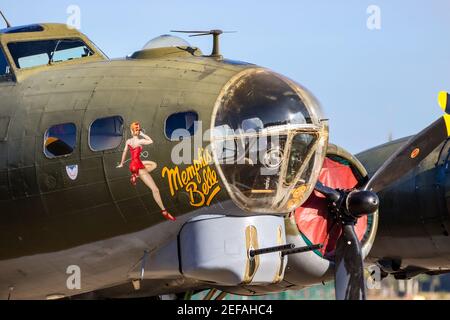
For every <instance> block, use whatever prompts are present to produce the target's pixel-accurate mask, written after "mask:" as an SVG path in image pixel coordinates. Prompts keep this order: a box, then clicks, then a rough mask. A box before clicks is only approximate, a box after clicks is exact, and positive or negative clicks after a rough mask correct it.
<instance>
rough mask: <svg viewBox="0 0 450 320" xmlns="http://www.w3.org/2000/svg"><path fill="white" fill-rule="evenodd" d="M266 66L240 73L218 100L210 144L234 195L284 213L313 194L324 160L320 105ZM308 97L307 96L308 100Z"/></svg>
mask: <svg viewBox="0 0 450 320" xmlns="http://www.w3.org/2000/svg"><path fill="white" fill-rule="evenodd" d="M308 94H309V93H308V92H306V91H303V92H302V89H301V88H300V87H296V86H295V85H293V84H291V83H289V82H288V81H287V80H286V79H283V78H282V77H280V76H278V75H275V74H273V73H271V72H269V71H266V70H259V71H255V72H253V73H252V72H250V73H246V74H244V75H242V76H241V77H239V78H238V79H236V80H235V81H234V82H233V83H231V84H230V86H229V87H228V88H227V90H225V92H224V94H223V96H222V97H221V98H220V99H219V100H218V103H217V104H216V110H215V111H216V112H215V115H214V118H213V122H212V123H213V128H212V129H213V130H212V137H211V139H212V146H213V154H214V159H215V161H216V166H217V167H218V171H219V173H220V175H221V177H222V179H223V182H224V184H225V185H226V188H227V190H228V192H229V193H230V196H231V198H232V199H233V200H234V201H235V202H236V203H237V204H238V206H240V207H241V208H244V209H246V210H249V211H253V212H279V213H285V212H288V211H291V210H293V209H295V208H296V207H298V206H299V205H300V204H301V203H302V202H304V200H306V198H307V197H308V196H309V194H310V192H311V191H312V188H313V186H314V184H315V182H316V180H317V176H318V172H319V170H320V165H321V163H322V162H323V158H324V148H325V146H326V137H327V132H326V128H325V126H324V125H323V124H322V123H321V122H320V121H319V117H318V114H317V113H318V112H319V110H320V107H319V106H318V105H315V100H314V99H313V98H312V97H310V96H307V97H306V98H307V99H304V98H303V97H302V96H305V95H308ZM308 98H309V99H308Z"/></svg>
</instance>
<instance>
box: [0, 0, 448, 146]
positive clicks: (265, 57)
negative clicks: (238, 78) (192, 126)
mask: <svg viewBox="0 0 450 320" xmlns="http://www.w3.org/2000/svg"><path fill="white" fill-rule="evenodd" d="M72 4H74V5H78V6H79V7H80V9H81V31H82V32H84V33H86V34H87V35H88V36H89V37H90V38H91V39H92V40H93V41H94V42H95V43H96V44H97V45H98V46H99V47H100V48H101V49H102V50H103V51H105V52H106V53H107V54H108V55H109V56H110V57H122V56H125V55H127V54H129V53H132V52H133V51H135V50H138V49H140V48H141V47H142V46H143V45H144V44H145V43H146V42H147V41H148V40H150V39H151V38H153V37H156V36H158V35H160V34H164V33H168V31H169V30H171V29H213V28H220V29H224V30H235V31H238V32H237V33H233V34H227V35H224V36H223V37H222V42H221V49H222V53H223V54H224V56H225V57H227V58H232V59H238V60H244V61H249V62H253V63H256V64H259V65H262V66H265V67H268V68H270V69H272V70H275V71H277V72H279V73H282V74H284V75H287V76H288V77H290V78H292V79H294V80H295V81H297V82H299V83H301V84H303V85H304V86H306V87H307V88H308V89H310V90H311V91H312V92H313V93H314V95H315V96H316V97H317V98H318V99H319V101H320V102H321V103H322V106H323V109H324V112H325V115H326V117H327V118H329V119H330V140H331V141H332V142H334V143H337V144H339V145H341V146H343V147H344V148H346V149H348V150H349V151H351V152H359V151H362V150H364V149H367V148H369V147H372V146H375V145H378V144H381V143H384V142H386V141H387V139H388V135H389V133H390V132H391V133H392V135H393V137H394V138H400V137H403V136H406V135H411V134H415V133H417V132H418V131H420V130H421V129H422V128H424V127H425V126H427V125H428V124H429V123H431V122H432V121H433V120H434V119H436V118H437V117H439V116H440V115H441V112H440V109H439V107H438V106H437V103H436V100H437V93H438V91H440V90H450V41H449V34H450V19H449V18H450V14H449V12H450V1H448V0H431V1H404V0H396V1H392V0H390V1H389V0H385V1H382V0H371V1H365V0H345V1H344V0H341V1H337V0H315V1H299V0H297V1H295V0H291V1H278V2H274V1H272V2H269V1H266V2H263V1H254V0H251V1H235V0H228V1H217V2H214V1H206V0H202V1H178V0H171V1H143V0H141V1H139V0H128V1H122V2H116V1H106V0H97V1H84V0H71V1H65V0H62V1H53V0H39V1H31V0H29V1H25V0H2V1H1V2H0V8H1V9H2V10H3V11H4V13H5V14H6V15H7V17H8V19H9V20H10V22H11V23H12V24H13V25H20V24H27V23H33V22H62V23H65V22H66V21H67V18H68V14H67V7H68V6H69V5H72ZM369 5H377V6H378V7H379V8H380V10H381V29H380V30H369V29H368V28H367V27H366V21H367V19H368V17H369V15H368V14H367V12H366V10H367V7H368V6H369ZM0 23H1V22H0ZM188 41H190V42H191V43H192V44H193V45H195V46H198V47H200V48H201V49H202V50H203V51H204V52H206V53H207V52H209V51H210V49H211V40H210V39H209V38H202V37H197V38H190V39H188Z"/></svg>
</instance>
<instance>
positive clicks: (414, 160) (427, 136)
mask: <svg viewBox="0 0 450 320" xmlns="http://www.w3.org/2000/svg"><path fill="white" fill-rule="evenodd" d="M449 136H450V115H447V114H446V115H444V116H443V117H441V118H439V119H438V120H436V121H435V122H433V123H432V124H431V125H430V126H428V127H427V128H425V129H424V130H422V131H421V132H419V133H418V134H417V135H415V136H414V137H412V138H411V139H410V140H409V141H408V142H407V143H406V144H405V145H404V146H402V147H401V148H400V149H399V150H398V151H397V152H395V153H394V154H393V155H392V156H391V157H390V158H389V159H388V160H386V162H385V163H384V164H383V165H382V166H381V167H380V168H379V169H378V170H377V172H375V174H374V175H373V176H372V178H371V179H370V180H369V182H368V183H367V184H366V186H365V187H364V189H365V190H372V191H374V192H378V191H380V190H382V189H384V188H385V187H386V186H388V185H390V184H391V183H392V182H394V181H395V180H397V179H399V178H401V177H402V176H403V175H405V174H407V173H408V172H409V171H411V170H412V169H414V168H415V167H416V166H417V165H418V164H419V163H420V162H421V161H422V160H423V159H425V158H426V157H427V156H428V155H429V154H430V153H431V152H432V151H433V150H434V149H435V148H436V147H437V146H439V145H440V144H441V143H442V142H444V141H445V140H446V139H447V138H448V137H449Z"/></svg>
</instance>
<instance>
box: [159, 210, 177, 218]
mask: <svg viewBox="0 0 450 320" xmlns="http://www.w3.org/2000/svg"><path fill="white" fill-rule="evenodd" d="M161 214H162V215H163V217H164V218H166V219H167V220H171V221H175V220H177V219H175V217H173V216H172V215H171V214H170V213H169V212H167V210H162V211H161Z"/></svg>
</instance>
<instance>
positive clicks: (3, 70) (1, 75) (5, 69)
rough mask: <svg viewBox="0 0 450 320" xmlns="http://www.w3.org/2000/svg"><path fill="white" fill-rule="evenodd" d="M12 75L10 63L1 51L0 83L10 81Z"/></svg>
mask: <svg viewBox="0 0 450 320" xmlns="http://www.w3.org/2000/svg"><path fill="white" fill-rule="evenodd" d="M10 75H11V70H10V69H9V64H8V61H7V60H6V57H5V54H4V53H3V51H2V50H1V49H0V81H1V80H5V79H9V76H10Z"/></svg>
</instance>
